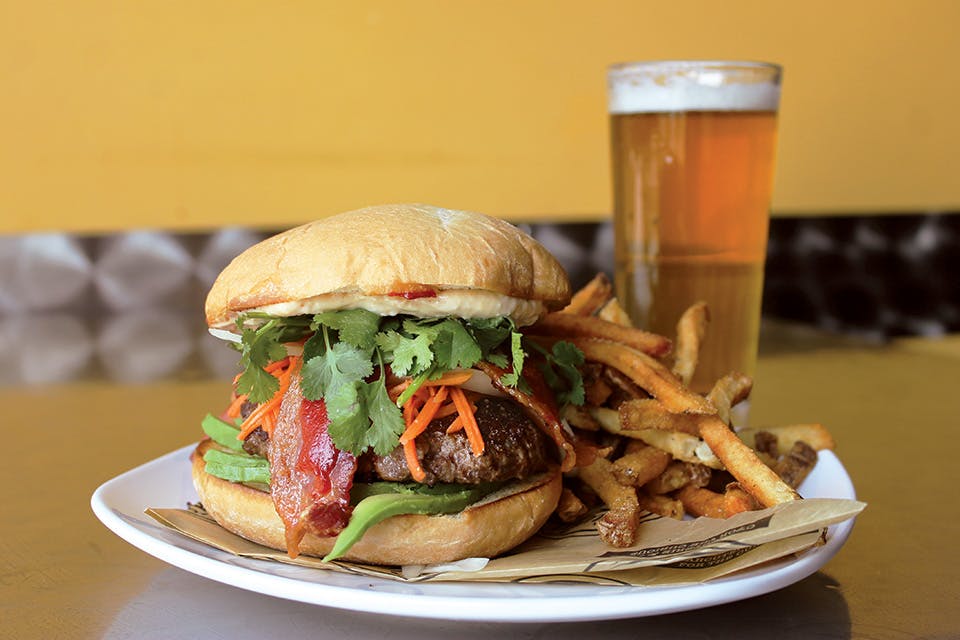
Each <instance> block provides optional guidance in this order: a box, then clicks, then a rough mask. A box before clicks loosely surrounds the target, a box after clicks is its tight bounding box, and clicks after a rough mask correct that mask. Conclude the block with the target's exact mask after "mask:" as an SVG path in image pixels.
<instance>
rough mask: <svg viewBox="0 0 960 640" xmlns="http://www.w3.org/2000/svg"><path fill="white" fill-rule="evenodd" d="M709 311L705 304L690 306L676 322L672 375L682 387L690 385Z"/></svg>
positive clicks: (708, 318) (698, 357)
mask: <svg viewBox="0 0 960 640" xmlns="http://www.w3.org/2000/svg"><path fill="white" fill-rule="evenodd" d="M709 322H710V311H709V309H708V308H707V303H706V302H697V303H695V304H693V305H692V306H690V307H689V308H688V309H687V310H686V311H684V312H683V315H681V316H680V320H679V321H678V322H677V347H676V351H675V352H674V364H673V373H674V374H675V375H676V376H677V377H678V378H680V381H681V382H683V384H684V385H688V384H690V380H691V379H692V378H693V371H694V369H696V367H697V362H698V361H699V359H700V344H701V343H702V342H703V337H704V336H705V335H706V332H707V324H708V323H709Z"/></svg>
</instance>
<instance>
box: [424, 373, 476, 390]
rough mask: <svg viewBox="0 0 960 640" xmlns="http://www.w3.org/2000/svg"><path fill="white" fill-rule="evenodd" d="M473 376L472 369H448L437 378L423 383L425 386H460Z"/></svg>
mask: <svg viewBox="0 0 960 640" xmlns="http://www.w3.org/2000/svg"><path fill="white" fill-rule="evenodd" d="M472 377H473V370H472V369H462V370H459V371H457V370H455V371H447V372H446V373H444V374H443V375H442V376H440V377H439V378H437V379H436V380H427V381H426V382H424V383H423V386H424V387H447V386H452V387H458V386H460V385H461V384H463V383H464V382H466V381H467V380H469V379H470V378H472Z"/></svg>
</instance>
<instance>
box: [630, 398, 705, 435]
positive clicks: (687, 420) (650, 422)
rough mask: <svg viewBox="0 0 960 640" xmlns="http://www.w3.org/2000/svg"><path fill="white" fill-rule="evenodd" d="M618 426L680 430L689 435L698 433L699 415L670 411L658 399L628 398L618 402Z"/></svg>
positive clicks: (631, 428)
mask: <svg viewBox="0 0 960 640" xmlns="http://www.w3.org/2000/svg"><path fill="white" fill-rule="evenodd" d="M618 413H619V416H620V428H622V429H626V430H636V429H663V430H665V431H680V432H682V433H689V434H690V435H695V436H699V435H700V421H699V416H698V415H696V414H690V413H670V412H669V411H667V409H666V407H664V406H663V403H661V402H660V401H659V400H655V399H653V398H639V399H636V400H628V401H626V402H623V403H621V404H620V408H619V409H618Z"/></svg>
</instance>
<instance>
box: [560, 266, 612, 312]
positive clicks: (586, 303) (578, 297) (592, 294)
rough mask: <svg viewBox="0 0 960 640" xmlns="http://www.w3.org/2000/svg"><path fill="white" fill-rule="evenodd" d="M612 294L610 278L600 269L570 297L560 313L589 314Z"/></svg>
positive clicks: (602, 304) (597, 308)
mask: <svg viewBox="0 0 960 640" xmlns="http://www.w3.org/2000/svg"><path fill="white" fill-rule="evenodd" d="M612 295H613V286H612V285H611V284H610V279H609V278H607V276H606V274H604V273H603V272H602V271H601V272H600V273H598V274H597V275H595V276H594V277H593V279H592V280H591V281H590V282H588V283H587V284H586V285H584V287H583V288H582V289H580V290H578V291H577V292H576V293H574V294H573V296H572V297H571V298H570V303H569V304H568V305H567V306H566V307H564V308H563V311H562V313H570V314H574V315H579V316H590V315H593V314H594V313H596V312H597V311H598V310H599V309H600V308H601V307H603V306H604V304H606V303H607V301H608V300H609V299H610V296H612Z"/></svg>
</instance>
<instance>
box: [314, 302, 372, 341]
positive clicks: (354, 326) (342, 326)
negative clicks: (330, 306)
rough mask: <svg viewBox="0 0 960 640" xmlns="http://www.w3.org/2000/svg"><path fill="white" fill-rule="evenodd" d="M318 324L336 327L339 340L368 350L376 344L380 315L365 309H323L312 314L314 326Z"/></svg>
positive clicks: (331, 327) (316, 326)
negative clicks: (321, 311)
mask: <svg viewBox="0 0 960 640" xmlns="http://www.w3.org/2000/svg"><path fill="white" fill-rule="evenodd" d="M320 325H324V326H326V327H329V328H330V329H336V330H337V331H338V332H339V340H340V341H342V342H346V343H347V344H351V345H353V346H355V347H358V348H360V349H363V350H366V351H369V350H371V349H373V347H374V345H375V344H376V335H377V331H378V330H379V328H380V316H378V315H377V314H375V313H373V312H372V311H367V310H366V309H347V310H344V311H325V312H323V313H318V314H317V315H315V316H313V326H314V328H315V329H316V328H318V327H319V326H320Z"/></svg>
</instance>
